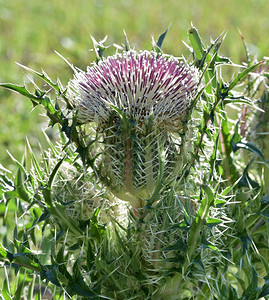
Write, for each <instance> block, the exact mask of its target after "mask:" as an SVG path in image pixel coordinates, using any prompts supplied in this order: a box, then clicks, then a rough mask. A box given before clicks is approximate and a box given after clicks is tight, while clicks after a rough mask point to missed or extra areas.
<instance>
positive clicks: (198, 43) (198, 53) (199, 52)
mask: <svg viewBox="0 0 269 300" xmlns="http://www.w3.org/2000/svg"><path fill="white" fill-rule="evenodd" d="M188 36H189V40H190V42H191V46H192V49H193V53H194V55H195V57H196V58H197V59H198V60H201V59H202V57H203V55H204V52H205V50H204V48H205V47H204V45H203V42H202V40H201V37H200V35H199V33H198V30H197V29H196V28H195V27H193V26H192V27H191V28H190V29H189V30H188Z"/></svg>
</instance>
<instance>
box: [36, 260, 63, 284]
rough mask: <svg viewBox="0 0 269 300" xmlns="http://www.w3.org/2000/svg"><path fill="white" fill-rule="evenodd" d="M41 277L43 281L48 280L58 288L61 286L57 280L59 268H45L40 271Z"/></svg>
mask: <svg viewBox="0 0 269 300" xmlns="http://www.w3.org/2000/svg"><path fill="white" fill-rule="evenodd" d="M40 275H41V278H42V279H44V278H45V279H47V280H49V281H50V282H52V283H53V284H55V285H56V286H61V284H60V282H59V280H58V278H57V266H50V265H48V266H43V267H42V268H41V271H40Z"/></svg>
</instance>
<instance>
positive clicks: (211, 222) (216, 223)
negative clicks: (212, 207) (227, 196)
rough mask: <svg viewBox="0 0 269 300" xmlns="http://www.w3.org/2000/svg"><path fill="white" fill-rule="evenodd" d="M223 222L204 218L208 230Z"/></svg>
mask: <svg viewBox="0 0 269 300" xmlns="http://www.w3.org/2000/svg"><path fill="white" fill-rule="evenodd" d="M222 222H223V221H222V220H221V219H217V218H206V225H208V226H209V227H210V228H212V227H213V226H216V225H218V224H221V223H222Z"/></svg>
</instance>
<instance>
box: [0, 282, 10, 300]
mask: <svg viewBox="0 0 269 300" xmlns="http://www.w3.org/2000/svg"><path fill="white" fill-rule="evenodd" d="M7 280H8V279H7V278H6V279H5V280H4V283H3V288H2V297H3V299H4V300H12V297H11V295H10V291H9V286H8V282H7Z"/></svg>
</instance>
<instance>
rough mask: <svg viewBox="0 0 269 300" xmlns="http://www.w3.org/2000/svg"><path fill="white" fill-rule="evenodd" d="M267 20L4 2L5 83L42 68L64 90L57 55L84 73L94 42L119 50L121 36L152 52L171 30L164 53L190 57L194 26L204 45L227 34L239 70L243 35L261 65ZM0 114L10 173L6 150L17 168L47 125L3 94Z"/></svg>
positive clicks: (183, 4) (165, 7)
mask: <svg viewBox="0 0 269 300" xmlns="http://www.w3.org/2000/svg"><path fill="white" fill-rule="evenodd" d="M268 13H269V1H268V0H226V1H225V3H224V1H216V0H199V1H197V0H196V1H194V0H188V1H183V0H177V1H176V0H146V1H145V0H117V1H109V0H108V1H105V0H89V1H85V0H84V1H83V0H69V1H63V0H46V1H37V0H28V1H24V0H0V29H1V31H0V66H1V68H0V81H1V82H13V83H17V84H23V83H24V81H27V75H28V74H26V72H25V71H24V70H22V69H21V68H20V67H18V66H17V65H16V64H15V62H20V63H21V64H24V65H26V66H28V67H30V68H33V69H35V70H37V71H40V70H41V68H44V70H45V71H46V72H47V73H48V74H49V75H50V77H51V78H52V79H53V80H56V78H57V76H58V77H60V79H61V81H62V83H63V84H66V83H67V81H68V80H69V79H70V78H71V77H72V71H71V70H70V68H69V67H68V66H67V65H66V64H65V63H64V62H63V61H62V60H61V59H60V58H59V57H58V56H57V55H56V54H55V53H54V50H56V51H58V52H59V53H61V54H62V55H63V56H64V57H66V58H67V59H68V60H69V61H70V62H71V63H72V64H74V65H76V66H78V67H80V68H82V69H85V67H86V66H87V65H88V64H89V63H90V62H91V61H92V60H93V59H94V57H95V56H94V54H93V53H92V52H89V49H90V48H92V43H91V39H90V35H92V36H94V37H95V39H96V40H100V39H102V38H104V36H106V35H108V42H107V43H108V44H113V43H117V44H121V43H123V42H124V37H123V29H124V30H125V31H126V33H127V35H128V38H129V41H130V43H131V45H132V46H135V48H136V49H143V48H147V49H150V48H151V36H154V37H155V40H156V39H157V38H158V36H159V34H160V33H162V32H163V31H164V30H165V29H166V28H167V26H168V25H169V24H170V23H171V27H170V30H169V33H168V35H167V37H166V40H165V43H164V51H165V52H167V53H171V54H173V55H175V56H181V55H182V54H183V55H188V50H187V48H186V47H185V46H184V45H183V43H182V40H184V41H186V42H187V34H186V33H187V29H188V28H189V27H190V24H191V22H193V24H194V25H195V26H196V27H197V28H198V29H199V31H200V34H201V36H202V37H203V39H204V40H205V41H206V42H209V38H210V36H212V37H213V38H216V37H217V36H218V35H219V34H220V33H221V32H222V31H228V35H227V37H226V40H225V42H224V44H223V46H222V53H223V54H225V55H226V56H230V57H231V58H232V60H233V61H234V62H235V63H240V62H241V61H245V60H246V57H245V52H244V47H243V44H242V41H241V39H240V36H239V34H238V30H237V29H238V28H239V29H240V30H241V32H242V33H243V35H244V37H245V40H246V42H247V43H248V46H249V48H250V50H251V51H252V52H253V53H255V54H257V55H258V57H259V58H261V57H262V56H264V55H267V56H268V48H269V39H268V32H269V18H268ZM0 108H1V109H0V163H2V164H3V165H4V166H5V167H10V165H11V164H12V161H11V159H10V158H9V156H8V155H7V153H6V149H7V150H8V151H9V152H11V153H12V154H13V155H14V156H15V157H16V158H17V159H18V160H20V159H21V157H22V154H23V151H24V147H25V137H26V136H27V137H28V138H29V140H30V143H31V144H32V146H33V147H34V148H36V149H37V148H38V142H37V140H40V141H41V143H42V140H44V138H43V136H42V134H41V133H40V132H41V130H40V129H41V128H42V127H45V124H46V122H47V120H46V118H44V117H42V116H40V114H41V113H43V111H41V110H39V108H36V109H35V110H34V111H33V112H31V111H32V105H31V103H30V101H27V99H24V98H23V97H22V96H19V95H16V94H13V93H11V92H8V91H5V90H3V89H1V90H0Z"/></svg>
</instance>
